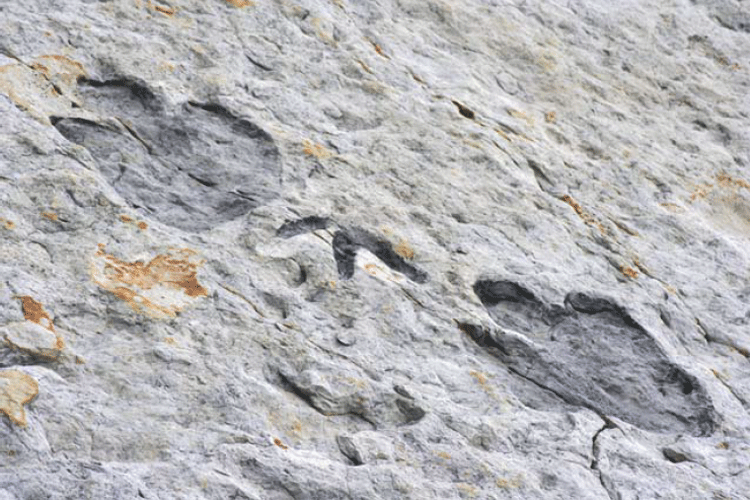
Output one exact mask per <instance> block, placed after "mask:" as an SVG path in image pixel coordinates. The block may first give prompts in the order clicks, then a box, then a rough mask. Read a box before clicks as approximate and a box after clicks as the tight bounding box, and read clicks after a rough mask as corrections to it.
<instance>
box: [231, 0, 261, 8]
mask: <svg viewBox="0 0 750 500" xmlns="http://www.w3.org/2000/svg"><path fill="white" fill-rule="evenodd" d="M226 2H227V3H228V4H229V5H231V6H232V7H237V8H238V9H244V8H245V7H252V6H253V5H255V2H253V1H251V0H226Z"/></svg>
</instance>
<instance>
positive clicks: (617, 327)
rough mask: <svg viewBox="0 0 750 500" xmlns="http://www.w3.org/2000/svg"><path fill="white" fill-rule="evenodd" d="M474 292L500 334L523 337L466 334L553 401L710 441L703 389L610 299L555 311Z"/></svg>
mask: <svg viewBox="0 0 750 500" xmlns="http://www.w3.org/2000/svg"><path fill="white" fill-rule="evenodd" d="M474 292H475V293H476V294H477V296H478V297H479V299H480V300H481V301H482V303H483V304H484V306H485V307H486V308H487V310H488V312H489V314H490V316H491V317H492V318H493V319H494V320H495V321H496V322H497V323H498V324H499V325H501V326H503V327H505V328H507V329H509V330H515V331H516V332H519V333H522V334H523V335H525V336H526V337H527V338H528V339H529V340H530V341H531V342H528V341H526V340H525V339H522V338H520V337H518V336H517V335H513V334H512V333H504V332H502V331H499V332H487V331H485V330H482V329H480V328H478V327H475V326H472V325H461V327H462V330H463V331H464V332H466V333H468V334H469V335H470V337H471V338H472V339H473V340H474V341H475V342H476V343H477V344H479V345H481V346H482V347H484V348H486V349H488V351H490V352H491V353H492V354H494V355H495V356H496V357H498V358H499V359H500V360H502V361H503V362H504V363H505V364H506V365H507V366H508V368H509V369H510V370H511V371H512V372H513V373H515V374H517V375H519V376H521V377H523V378H524V379H526V380H529V381H531V382H533V383H534V384H535V385H536V386H538V387H539V388H540V395H541V392H544V393H545V394H544V397H548V392H547V391H551V392H553V393H554V394H556V395H557V396H558V397H559V398H561V399H562V400H563V401H564V402H565V403H568V404H572V405H576V406H583V407H585V408H589V409H591V410H593V411H596V412H597V413H599V414H604V415H610V416H614V417H617V418H620V419H622V420H624V421H626V422H629V423H631V424H633V425H636V426H638V427H641V428H643V429H646V430H651V431H657V432H675V433H690V434H693V435H696V436H704V435H709V434H711V433H712V432H713V430H714V428H715V427H716V418H717V417H716V413H715V411H714V408H713V405H712V403H711V401H710V399H709V398H708V396H707V394H706V391H705V389H704V388H703V387H702V386H701V385H700V383H699V381H698V380H697V379H696V378H695V377H693V376H692V375H690V374H688V373H687V372H685V371H684V370H683V369H682V368H680V367H679V366H677V365H675V364H674V363H673V362H671V361H670V360H669V359H668V358H667V356H666V355H665V354H664V352H662V350H661V349H660V348H659V346H658V345H657V344H656V342H655V341H654V339H653V338H652V337H651V336H650V335H649V334H648V332H646V330H645V329H644V328H643V327H642V326H640V325H639V324H638V323H637V322H636V321H635V320H633V318H632V317H631V316H630V315H629V314H628V313H627V311H625V309H624V308H622V307H620V306H618V305H617V304H614V303H612V302H611V301H609V300H608V299H605V298H598V297H592V296H589V295H586V294H583V293H569V294H568V295H567V296H566V298H565V306H564V307H563V306H559V305H552V306H549V305H547V304H545V303H543V302H542V301H541V300H539V299H538V298H537V297H536V296H535V295H534V294H533V293H532V292H531V291H530V290H528V289H526V288H524V287H522V286H520V285H518V284H516V283H512V282H509V281H490V280H480V281H477V282H476V283H475V284H474Z"/></svg>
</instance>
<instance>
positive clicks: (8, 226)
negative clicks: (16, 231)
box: [0, 217, 16, 231]
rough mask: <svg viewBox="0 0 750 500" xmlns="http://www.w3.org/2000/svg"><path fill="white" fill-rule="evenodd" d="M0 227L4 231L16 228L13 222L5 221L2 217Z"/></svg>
mask: <svg viewBox="0 0 750 500" xmlns="http://www.w3.org/2000/svg"><path fill="white" fill-rule="evenodd" d="M0 225H2V226H3V227H4V228H5V229H7V230H9V231H10V230H11V229H13V228H14V227H16V223H15V222H13V221H12V220H9V219H5V218H3V217H0Z"/></svg>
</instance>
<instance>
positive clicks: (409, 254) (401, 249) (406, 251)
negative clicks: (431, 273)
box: [395, 240, 414, 260]
mask: <svg viewBox="0 0 750 500" xmlns="http://www.w3.org/2000/svg"><path fill="white" fill-rule="evenodd" d="M395 251H396V253H397V254H399V255H400V256H401V257H403V258H405V259H409V260H411V259H413V258H414V249H413V248H412V247H411V246H409V243H408V242H407V241H406V240H401V241H399V242H398V245H396V248H395Z"/></svg>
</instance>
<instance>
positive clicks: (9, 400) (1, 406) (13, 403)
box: [0, 370, 39, 427]
mask: <svg viewBox="0 0 750 500" xmlns="http://www.w3.org/2000/svg"><path fill="white" fill-rule="evenodd" d="M37 394H39V384H38V383H37V381H36V379H34V378H33V377H31V376H29V375H26V374H25V373H23V372H20V371H17V370H6V371H2V372H0V413H4V414H6V415H7V416H8V418H9V419H10V421H11V422H13V423H14V424H16V425H20V426H21V427H26V412H25V411H24V409H23V405H25V404H26V403H28V402H29V401H31V400H32V399H34V398H35V397H36V395H37Z"/></svg>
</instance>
